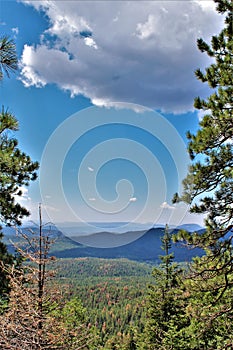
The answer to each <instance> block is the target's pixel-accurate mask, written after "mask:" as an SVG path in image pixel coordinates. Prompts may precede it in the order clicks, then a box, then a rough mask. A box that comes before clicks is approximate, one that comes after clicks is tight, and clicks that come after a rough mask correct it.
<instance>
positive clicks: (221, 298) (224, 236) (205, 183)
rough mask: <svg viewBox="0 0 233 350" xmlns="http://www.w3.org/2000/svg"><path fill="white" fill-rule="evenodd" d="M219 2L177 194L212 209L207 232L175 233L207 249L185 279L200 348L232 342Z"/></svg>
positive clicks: (230, 122)
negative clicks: (198, 114) (203, 94)
mask: <svg viewBox="0 0 233 350" xmlns="http://www.w3.org/2000/svg"><path fill="white" fill-rule="evenodd" d="M215 2H216V4H217V11H218V12H220V13H222V14H225V27H224V29H223V30H222V31H221V32H220V33H219V35H216V36H213V37H212V40H211V44H210V45H208V44H207V43H206V42H204V41H203V39H199V40H198V42H197V44H198V48H199V50H200V51H201V52H204V53H206V54H207V55H208V56H210V57H211V58H212V59H213V63H212V64H211V65H210V66H209V67H208V68H206V70H205V72H202V71H201V70H200V69H198V70H197V71H196V76H197V78H198V79H199V80H200V81H201V82H203V83H206V82H207V83H208V85H209V86H210V88H212V89H214V91H213V93H212V94H211V95H210V96H209V97H208V98H207V99H205V100H204V99H201V98H200V97H197V98H196V99H195V102H194V106H195V108H197V109H199V110H202V111H204V112H205V113H206V114H205V115H204V117H203V119H202V120H201V121H200V124H199V126H200V128H199V130H198V131H197V133H196V134H195V135H192V134H191V133H188V134H187V136H188V139H189V146H188V150H189V154H190V157H191V159H192V160H193V163H192V165H191V166H190V169H189V173H188V175H187V177H186V179H185V180H184V192H183V194H182V195H181V197H179V196H178V195H177V194H176V195H175V197H174V201H180V200H181V201H186V202H188V203H192V206H191V212H194V213H200V214H207V216H206V221H205V223H206V230H205V232H202V233H201V234H200V233H195V232H194V233H188V232H185V231H181V232H180V233H179V234H178V236H177V237H176V239H177V240H183V241H185V242H186V243H187V244H189V245H191V246H198V247H201V248H204V250H205V253H206V254H205V255H204V256H202V257H200V258H196V259H195V260H194V262H193V264H192V265H191V271H190V272H189V273H187V274H186V279H185V281H184V291H185V293H187V304H186V313H187V317H188V318H189V324H188V325H187V326H186V327H185V328H184V329H183V330H182V332H183V334H184V335H185V336H184V337H183V340H182V341H183V344H185V343H186V340H185V339H188V343H186V347H188V348H189V349H195V350H198V349H229V348H232V346H233V338H232V317H233V313H232V300H233V267H232V262H233V248H232V238H233V236H232V232H233V206H232V203H233V115H232V110H233V50H232V49H233V26H232V23H233V22H232V19H233V17H232V2H231V1H228V0H215ZM180 339H182V336H181V337H180Z"/></svg>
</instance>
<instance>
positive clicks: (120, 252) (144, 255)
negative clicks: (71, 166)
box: [3, 227, 203, 262]
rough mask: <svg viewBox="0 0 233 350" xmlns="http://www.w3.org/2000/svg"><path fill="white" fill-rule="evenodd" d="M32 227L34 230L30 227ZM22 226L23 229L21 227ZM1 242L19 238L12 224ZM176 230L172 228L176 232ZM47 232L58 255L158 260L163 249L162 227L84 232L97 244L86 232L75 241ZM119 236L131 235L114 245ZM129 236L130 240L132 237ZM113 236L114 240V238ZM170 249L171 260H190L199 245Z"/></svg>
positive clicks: (63, 256)
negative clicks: (131, 230)
mask: <svg viewBox="0 0 233 350" xmlns="http://www.w3.org/2000/svg"><path fill="white" fill-rule="evenodd" d="M33 229H34V231H36V230H38V229H37V228H33ZM23 230H26V229H25V228H23ZM3 231H4V234H5V237H4V242H5V243H6V244H7V245H8V247H9V248H10V249H11V250H13V249H14V248H13V245H12V242H17V241H19V238H18V237H16V235H15V231H14V229H12V228H4V230H3ZM177 231H178V230H177V229H176V230H173V233H176V232H177ZM48 233H49V235H50V236H51V237H52V238H53V239H54V240H55V242H54V244H53V245H52V246H51V248H52V249H51V255H55V256H56V257H58V258H77V257H96V258H127V259H130V260H136V261H159V255H163V254H164V252H163V250H162V249H161V236H163V234H164V228H163V227H160V228H152V229H150V230H148V231H146V233H144V231H135V232H127V233H125V234H113V233H109V232H99V233H95V234H93V235H89V236H88V241H89V242H90V241H92V242H95V243H97V242H98V244H99V246H100V247H99V248H97V247H90V246H87V241H86V242H85V239H86V240H87V236H86V237H84V236H82V237H79V238H77V237H75V239H76V240H77V241H78V242H77V241H74V240H72V239H71V238H68V237H66V236H64V235H63V234H62V233H61V232H60V231H58V230H55V229H52V230H51V231H48ZM119 239H120V240H121V242H122V243H123V242H124V241H125V242H127V240H129V239H131V242H130V243H127V244H125V245H121V246H114V244H115V245H116V244H117V242H118V243H119ZM132 239H133V241H132ZM106 240H110V241H111V240H112V247H111V248H107V247H106V248H102V247H101V246H103V244H105V243H106ZM114 240H115V241H114ZM171 251H173V252H174V255H175V260H176V261H178V262H181V261H191V259H192V258H193V257H194V256H197V255H201V254H202V253H203V252H202V251H201V250H200V249H197V248H195V249H190V248H187V247H185V246H183V245H181V244H173V245H172V249H171Z"/></svg>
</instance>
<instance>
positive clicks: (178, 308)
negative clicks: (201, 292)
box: [140, 226, 187, 350]
mask: <svg viewBox="0 0 233 350" xmlns="http://www.w3.org/2000/svg"><path fill="white" fill-rule="evenodd" d="M171 240H172V236H171V234H170V233H169V230H168V226H166V228H165V231H164V236H163V237H162V239H161V241H162V249H163V250H164V255H162V256H160V260H161V264H160V266H158V267H155V268H154V269H153V272H152V275H153V276H154V280H155V283H154V284H152V285H149V287H148V301H147V316H148V318H147V323H146V326H145V334H144V336H143V342H142V344H141V345H140V347H141V348H142V349H147V350H155V349H156V350H159V349H161V350H162V349H170V348H172V349H178V348H179V347H175V343H176V340H175V338H176V336H177V333H178V332H179V330H180V329H182V328H183V327H184V326H185V325H186V322H187V319H186V317H185V311H184V300H182V298H181V296H182V291H181V289H180V288H181V285H182V275H183V271H182V269H181V268H179V267H178V265H177V264H176V263H174V262H173V259H174V254H173V253H169V251H170V249H171ZM180 349H182V348H180Z"/></svg>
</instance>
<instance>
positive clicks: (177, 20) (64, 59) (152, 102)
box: [21, 0, 223, 112]
mask: <svg viewBox="0 0 233 350" xmlns="http://www.w3.org/2000/svg"><path fill="white" fill-rule="evenodd" d="M22 2H24V3H25V4H27V5H30V6H33V7H34V8H35V9H36V10H38V11H43V12H44V13H45V14H46V18H48V25H49V27H48V29H47V30H46V31H44V32H43V33H41V37H40V42H39V44H37V45H36V44H35V45H28V44H25V46H24V49H23V53H22V57H21V80H22V82H23V83H24V85H25V86H26V87H29V86H36V87H43V86H45V85H46V84H50V83H55V84H56V85H57V86H58V87H59V88H61V89H64V90H68V91H70V93H71V96H75V95H78V94H82V95H84V96H86V97H88V98H89V99H90V100H91V101H92V103H93V104H96V105H105V106H108V105H110V104H112V101H120V102H126V103H127V102H131V103H136V104H141V105H145V106H147V107H150V108H156V109H159V110H161V111H166V112H169V111H170V112H186V111H188V110H191V109H192V108H193V107H192V105H193V98H194V97H195V96H197V95H200V94H201V95H202V97H204V96H205V95H207V94H208V87H204V86H203V84H201V83H200V82H198V81H197V80H196V78H195V77H194V73H193V72H194V70H195V69H196V68H198V67H204V66H206V65H207V64H209V61H207V58H206V57H205V55H203V54H201V53H200V52H199V51H198V50H197V48H196V39H197V38H198V37H203V38H204V39H207V40H208V39H210V37H211V35H213V34H215V33H216V31H218V30H220V28H221V27H222V26H223V18H222V16H220V15H219V14H217V13H216V11H215V10H214V3H213V1H203V0H194V1H169V2H164V1H143V2H141V1H130V2H128V1H111V2H107V1H102V2H95V1H90V2H89V1H88V2H86V1H31V0H27V1H22Z"/></svg>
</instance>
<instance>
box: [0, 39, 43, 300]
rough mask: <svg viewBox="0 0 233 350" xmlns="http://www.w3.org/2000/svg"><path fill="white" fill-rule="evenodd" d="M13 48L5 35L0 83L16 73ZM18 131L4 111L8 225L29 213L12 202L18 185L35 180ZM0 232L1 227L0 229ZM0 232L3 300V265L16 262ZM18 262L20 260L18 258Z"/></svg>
mask: <svg viewBox="0 0 233 350" xmlns="http://www.w3.org/2000/svg"><path fill="white" fill-rule="evenodd" d="M17 63H18V60H17V55H16V47H15V43H14V41H13V40H11V39H10V38H8V37H7V36H5V37H2V38H1V39H0V80H2V78H3V72H5V73H6V75H7V76H8V77H9V74H10V72H15V71H16V70H17ZM17 129H18V122H17V120H16V118H15V117H14V116H13V115H12V114H11V113H10V112H9V111H7V110H4V107H2V111H1V113H0V222H1V223H2V222H4V223H7V224H20V222H21V219H22V218H23V217H24V216H25V215H26V216H27V215H29V212H28V211H27V210H26V208H24V207H22V206H21V205H20V204H18V203H16V202H15V196H16V195H18V196H21V195H22V191H21V190H20V187H21V186H23V185H24V186H27V185H28V184H29V181H30V180H35V178H36V173H35V170H36V169H38V163H37V162H32V161H31V159H30V157H29V156H27V155H26V154H25V153H23V152H21V151H20V150H19V148H18V147H17V145H18V142H17V140H16V139H15V138H13V137H10V133H11V132H13V131H16V130H17ZM0 230H1V226H0ZM2 237H3V236H2V234H1V233H0V263H1V266H0V267H1V275H0V296H1V297H3V296H4V297H5V294H6V293H7V292H9V288H8V287H9V286H8V282H9V281H8V278H7V276H6V274H5V272H4V271H5V270H4V269H2V264H3V265H4V266H6V265H12V264H13V262H14V260H15V259H16V258H15V257H13V256H12V255H11V254H9V253H8V251H7V248H6V246H5V244H4V243H3V242H2ZM17 262H19V260H18V259H17Z"/></svg>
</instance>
